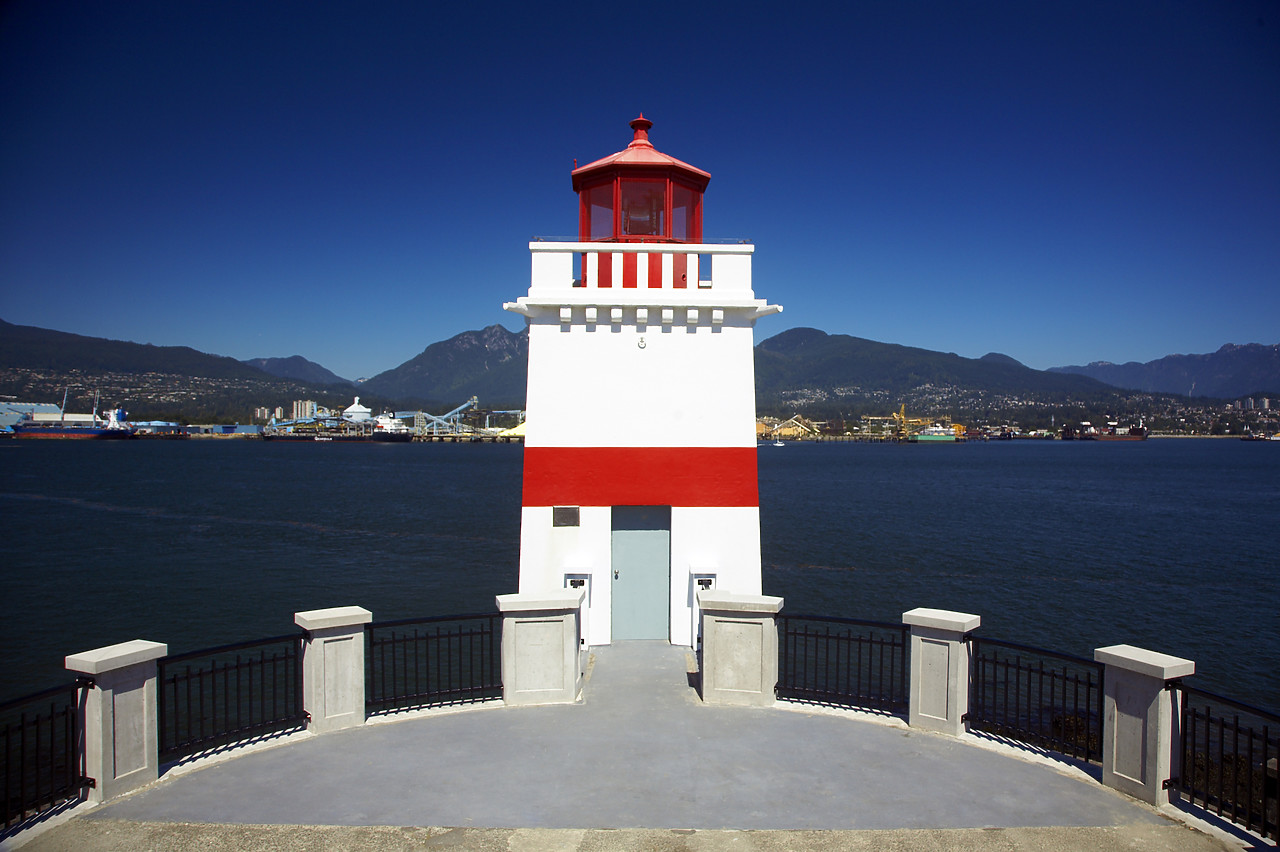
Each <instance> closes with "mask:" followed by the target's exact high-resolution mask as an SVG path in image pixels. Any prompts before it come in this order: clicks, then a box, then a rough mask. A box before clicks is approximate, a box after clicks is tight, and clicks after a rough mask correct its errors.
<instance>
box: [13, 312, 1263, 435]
mask: <svg viewBox="0 0 1280 852" xmlns="http://www.w3.org/2000/svg"><path fill="white" fill-rule="evenodd" d="M528 352H529V337H528V331H527V330H522V331H520V332H512V331H508V330H507V329H506V328H504V327H503V326H500V325H492V326H489V327H488V328H484V329H481V330H479V331H466V332H463V333H461V334H458V335H455V336H454V337H452V338H450V339H448V340H444V341H440V342H437V343H432V344H431V345H429V346H427V347H426V349H424V350H423V351H422V352H421V353H420V354H419V355H417V356H415V357H414V358H412V359H410V360H408V361H406V362H405V363H403V364H401V365H400V366H398V367H395V368H394V369H391V370H387V371H385V372H382V373H379V374H378V375H376V376H374V377H372V378H370V379H368V380H366V381H364V382H363V383H360V384H358V385H357V384H355V383H353V382H350V381H348V380H346V379H343V378H341V377H339V376H337V375H335V374H334V373H332V372H331V371H329V370H327V369H325V368H324V367H322V366H320V365H319V364H316V363H314V362H311V361H308V360H307V359H305V358H302V357H301V356H293V357H290V358H254V359H250V360H249V361H243V362H242V361H237V360H235V359H233V358H227V357H223V356H218V355H209V354H206V353H202V352H198V351H196V350H194V349H191V348H189V347H178V346H152V345H150V344H138V343H130V342H126V341H118V340H105V339H102V338H93V337H85V336H82V335H76V334H69V333H66V332H60V331H52V330H48V329H40V328H34V327H31V326H18V325H12V324H10V323H6V322H4V321H2V320H0V393H5V394H10V395H16V396H21V397H23V398H26V397H27V396H30V394H32V393H41V394H43V395H48V394H49V393H50V388H51V387H52V386H53V385H52V383H55V382H59V381H63V382H65V381H67V380H66V378H65V377H66V376H67V375H77V376H80V377H81V378H80V384H87V382H85V380H84V378H85V377H88V376H104V375H108V374H110V375H112V376H115V378H116V382H117V387H119V388H121V389H127V388H128V387H131V386H137V384H138V383H137V382H135V383H134V385H130V384H129V383H128V382H127V381H126V380H124V379H122V378H121V377H122V376H128V375H134V376H143V375H145V376H149V377H153V378H154V377H155V376H168V377H170V378H172V379H173V380H174V383H176V384H178V385H181V384H182V381H181V380H183V379H196V378H199V379H201V380H205V379H213V380H217V382H218V383H220V384H219V385H218V386H219V387H221V388H223V390H224V391H225V393H226V394H227V395H228V396H227V400H228V401H227V402H226V405H227V406H230V405H231V402H230V400H231V399H232V398H237V399H238V398H245V399H247V398H248V397H250V396H252V397H253V398H254V399H260V400H261V401H260V402H257V403H255V405H280V404H284V402H287V400H288V399H289V398H298V395H303V394H305V395H310V396H314V397H316V398H319V399H325V400H329V399H332V400H333V402H326V403H325V404H335V403H336V402H337V401H340V400H342V399H343V398H346V399H349V398H350V397H351V396H352V395H354V394H355V393H359V394H360V395H361V396H362V397H363V398H364V401H365V404H367V405H369V404H386V405H389V406H390V405H394V406H395V407H398V408H403V407H408V406H415V407H416V406H422V407H425V408H428V410H434V409H435V408H436V407H440V406H445V407H452V406H453V405H456V404H458V403H459V402H462V401H465V400H466V399H467V398H468V397H470V396H477V397H479V398H480V400H481V401H482V403H483V404H484V406H485V407H487V408H516V407H522V406H523V405H524V391H525V382H526V375H527V363H528ZM755 358H756V397H757V406H758V408H759V409H760V411H761V412H769V413H779V414H783V413H787V412H789V411H799V410H803V411H805V412H809V413H814V414H817V415H819V416H822V415H824V414H833V413H849V414H857V413H872V412H873V411H878V412H882V413H883V411H884V410H886V409H896V408H897V407H898V406H899V405H902V404H906V405H907V407H908V408H909V409H913V410H920V411H923V410H934V411H938V410H943V411H947V410H949V411H953V412H958V411H966V412H969V413H970V414H977V415H981V414H982V413H983V412H984V411H986V412H995V411H1001V410H1010V409H1018V408H1020V407H1026V406H1028V405H1036V406H1040V407H1044V406H1053V407H1055V408H1056V407H1059V406H1066V405H1075V406H1087V407H1096V408H1104V409H1106V408H1110V409H1119V408H1122V405H1121V402H1122V401H1123V398H1124V394H1125V391H1123V390H1121V388H1128V389H1129V390H1136V391H1142V392H1145V393H1163V394H1170V395H1174V394H1176V395H1182V396H1190V395H1195V396H1213V397H1218V398H1227V399H1230V398H1235V397H1240V396H1244V395H1249V394H1265V393H1271V394H1276V392H1277V391H1280V344H1276V345H1269V346H1263V345H1260V344H1248V345H1243V346H1239V345H1231V344H1229V345H1227V346H1223V347H1222V348H1221V349H1219V350H1218V351H1217V352H1215V353H1212V354H1209V355H1170V356H1168V357H1166V358H1162V359H1158V360H1156V361H1151V362H1149V363H1147V364H1123V365H1114V364H1107V363H1105V362H1095V363H1093V364H1089V365H1087V366H1085V367H1057V368H1053V369H1051V370H1034V369H1031V368H1030V367H1027V366H1025V365H1023V364H1021V363H1019V362H1018V361H1017V360H1016V359H1014V358H1011V357H1009V356H1008V355H1002V354H999V353H990V354H987V355H984V356H983V357H981V358H963V357H961V356H959V355H955V354H950V353H942V352H934V351H932V350H927V349H918V348H913V347H907V346H899V345H897V344H891V343H880V342H877V341H873V340H867V339H863V338H858V337H852V336H850V335H844V334H828V333H826V332H823V331H820V330H818V329H812V328H793V329H790V330H788V331H784V332H781V333H780V334H777V335H774V336H773V337H770V338H767V339H765V340H763V341H761V342H760V343H759V344H757V346H756V349H755ZM33 377H43V380H42V381H43V384H41V383H40V382H39V381H37V380H36V379H34V378H33ZM148 381H152V379H149V380H148ZM188 384H190V385H192V386H195V385H196V384H199V383H192V382H188ZM122 392H123V390H122ZM209 392H210V391H209V390H208V389H207V388H204V387H201V393H205V394H207V393H209ZM162 396H163V395H154V394H153V395H152V396H150V397H147V399H148V400H154V399H160V398H161V397H162ZM170 396H172V397H174V400H176V401H180V400H179V399H178V398H179V397H181V396H182V394H180V393H177V392H175V393H171V394H170ZM165 398H166V399H167V397H165ZM186 398H187V399H195V398H196V395H195V394H192V393H188V394H186ZM279 400H283V401H284V402H281V401H279ZM134 404H135V405H136V403H134ZM146 404H147V405H149V404H150V402H148V403H146ZM174 404H177V402H174ZM157 405H158V403H157ZM144 407H145V406H144ZM161 407H162V406H161Z"/></svg>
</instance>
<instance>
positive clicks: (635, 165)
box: [571, 113, 711, 192]
mask: <svg viewBox="0 0 1280 852" xmlns="http://www.w3.org/2000/svg"><path fill="white" fill-rule="evenodd" d="M652 126H653V122H652V121H650V120H649V119H647V118H645V117H644V113H641V114H640V117H639V118H636V119H633V120H632V121H631V129H632V130H633V131H635V136H634V138H633V139H632V140H631V144H630V145H628V146H627V147H625V148H623V149H622V150H621V151H619V152H618V153H616V154H610V155H609V156H607V157H602V158H601V159H599V160H596V161H595V162H594V163H588V164H587V165H585V166H581V167H580V168H576V169H574V170H573V172H572V173H571V177H572V178H573V191H574V192H577V191H579V190H580V189H581V188H582V182H583V181H584V180H586V179H589V178H590V177H592V176H593V175H595V174H597V173H599V172H605V171H613V170H615V169H617V170H623V171H628V170H630V169H653V168H658V169H664V170H668V171H674V172H677V173H679V174H680V175H681V176H682V177H684V179H685V180H687V181H689V182H690V183H692V184H693V185H694V186H696V188H697V189H698V191H699V192H701V191H703V190H705V189H706V188H707V182H708V181H709V180H711V173H710V172H704V171H703V170H702V169H700V168H697V167H696V166H691V165H689V164H688V163H686V162H684V161H683V160H677V159H676V158H675V157H672V156H670V155H668V154H664V153H662V152H661V151H659V150H658V149H656V148H654V147H653V143H652V142H650V141H649V128H650V127H652Z"/></svg>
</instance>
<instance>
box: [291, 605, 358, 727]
mask: <svg viewBox="0 0 1280 852" xmlns="http://www.w3.org/2000/svg"><path fill="white" fill-rule="evenodd" d="M293 620H294V623H295V624H297V625H298V626H299V627H301V628H302V629H303V630H305V631H306V632H307V635H306V639H305V641H304V642H303V643H302V705H303V708H304V709H305V710H306V711H307V715H308V716H309V717H310V718H309V719H308V721H307V730H308V731H313V732H315V733H318V734H323V733H326V732H328V731H337V730H340V729H342V728H350V727H353V726H355V725H363V724H364V626H365V625H366V624H368V623H369V622H370V621H372V620H373V613H371V612H369V610H367V609H365V608H364V607H360V606H336V607H332V608H330V609H313V610H309V611H307V612H296V613H294V614H293Z"/></svg>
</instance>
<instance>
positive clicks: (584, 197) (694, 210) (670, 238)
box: [572, 114, 711, 243]
mask: <svg viewBox="0 0 1280 852" xmlns="http://www.w3.org/2000/svg"><path fill="white" fill-rule="evenodd" d="M652 126H653V122H652V121H650V120H649V119H647V118H645V117H644V115H643V114H641V115H640V117H639V118H637V119H635V120H634V121H632V122H631V129H632V130H633V131H635V138H634V139H632V140H631V144H630V145H628V146H627V147H626V148H624V149H623V150H621V151H619V152H618V153H616V154H611V155H609V156H608V157H605V158H604V159H601V160H596V161H595V162H594V163H589V164H588V165H585V166H583V167H581V168H578V169H574V170H573V174H572V177H573V191H574V192H576V193H578V210H579V213H578V239H579V240H581V241H582V242H592V241H596V242H646V243H655V242H662V243H700V242H702V193H703V192H705V191H706V189H707V182H708V181H710V180H711V175H710V174H708V173H707V172H704V171H703V170H702V169H698V168H694V167H693V166H691V165H689V164H688V163H684V162H681V161H680V160H677V159H676V158H675V157H670V156H667V155H666V154H663V153H661V152H660V151H658V150H656V149H655V148H654V147H653V143H652V142H650V141H649V128H650V127H652Z"/></svg>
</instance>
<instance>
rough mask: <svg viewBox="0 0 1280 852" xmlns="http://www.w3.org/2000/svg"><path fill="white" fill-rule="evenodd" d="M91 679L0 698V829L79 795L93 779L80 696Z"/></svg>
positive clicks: (8, 827)
mask: <svg viewBox="0 0 1280 852" xmlns="http://www.w3.org/2000/svg"><path fill="white" fill-rule="evenodd" d="M91 688H92V681H90V680H87V679H84V680H78V681H72V682H71V683H68V684H65V685H63V686H58V687H54V688H53V689H46V690H44V691H43V692H37V693H35V694H34V695H28V696H26V697H23V698H18V699H15V700H13V701H7V702H5V703H4V704H0V760H2V761H3V767H4V799H3V802H0V832H3V831H7V830H8V829H10V828H12V827H13V826H15V825H19V824H21V823H22V822H23V821H25V820H27V819H29V818H31V817H35V816H39V815H40V814H42V813H45V812H46V811H50V810H53V809H54V808H56V807H58V806H59V805H61V804H63V803H65V802H68V801H71V800H73V799H78V798H80V796H81V795H82V794H83V792H84V790H86V789H87V788H88V787H90V786H92V785H93V781H92V780H91V779H89V778H86V777H85V766H84V755H83V752H82V750H81V749H80V743H79V738H80V728H81V722H80V702H81V694H82V692H83V690H85V689H91Z"/></svg>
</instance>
